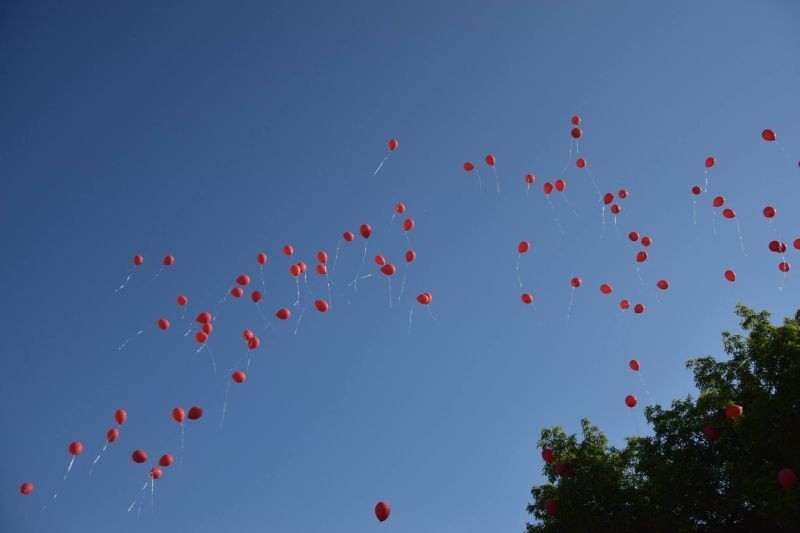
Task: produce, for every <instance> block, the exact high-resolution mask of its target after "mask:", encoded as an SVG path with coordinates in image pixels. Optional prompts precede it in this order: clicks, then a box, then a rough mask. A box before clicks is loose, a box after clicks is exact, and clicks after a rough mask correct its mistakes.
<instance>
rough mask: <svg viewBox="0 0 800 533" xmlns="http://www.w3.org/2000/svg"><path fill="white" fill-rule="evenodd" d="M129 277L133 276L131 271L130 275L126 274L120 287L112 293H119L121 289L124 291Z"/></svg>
mask: <svg viewBox="0 0 800 533" xmlns="http://www.w3.org/2000/svg"><path fill="white" fill-rule="evenodd" d="M131 276H133V270H131V271H130V273H129V274H128V277H127V278H125V281H123V282H122V285H120V286H119V287H117V288H116V289H114V292H119V291H121V290H122V289H124V288H125V287H127V286H128V282H129V281H130V280H131Z"/></svg>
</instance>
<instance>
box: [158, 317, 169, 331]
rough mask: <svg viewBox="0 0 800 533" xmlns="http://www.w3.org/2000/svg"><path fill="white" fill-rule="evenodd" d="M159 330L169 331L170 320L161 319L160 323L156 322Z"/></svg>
mask: <svg viewBox="0 0 800 533" xmlns="http://www.w3.org/2000/svg"><path fill="white" fill-rule="evenodd" d="M156 324H157V325H158V328H159V329H169V320H167V319H166V318H159V319H158V322H156Z"/></svg>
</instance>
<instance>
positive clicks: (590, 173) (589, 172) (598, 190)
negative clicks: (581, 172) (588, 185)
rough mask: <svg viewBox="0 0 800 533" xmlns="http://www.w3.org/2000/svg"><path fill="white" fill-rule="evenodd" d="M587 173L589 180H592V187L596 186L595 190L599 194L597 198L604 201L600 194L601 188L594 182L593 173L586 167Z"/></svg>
mask: <svg viewBox="0 0 800 533" xmlns="http://www.w3.org/2000/svg"><path fill="white" fill-rule="evenodd" d="M586 173H587V174H589V179H590V180H592V185H594V190H595V192H596V193H597V198H598V199H600V200H602V195H601V194H600V188H599V187H598V186H597V182H595V181H594V176H592V171H591V170H590V169H589V167H588V166H587V167H586Z"/></svg>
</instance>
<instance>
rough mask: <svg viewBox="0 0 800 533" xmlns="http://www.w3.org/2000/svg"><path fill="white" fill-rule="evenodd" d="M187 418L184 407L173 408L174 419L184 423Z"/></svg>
mask: <svg viewBox="0 0 800 533" xmlns="http://www.w3.org/2000/svg"><path fill="white" fill-rule="evenodd" d="M184 418H186V412H185V411H184V410H183V407H176V408H175V409H173V410H172V419H173V420H174V421H175V422H177V423H179V424H182V423H183V419H184Z"/></svg>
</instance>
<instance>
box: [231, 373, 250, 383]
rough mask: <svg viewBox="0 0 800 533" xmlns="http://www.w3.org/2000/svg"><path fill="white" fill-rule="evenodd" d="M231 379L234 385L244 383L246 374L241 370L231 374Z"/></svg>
mask: <svg viewBox="0 0 800 533" xmlns="http://www.w3.org/2000/svg"><path fill="white" fill-rule="evenodd" d="M231 379H232V380H233V381H235V382H236V383H244V382H245V380H246V379H247V374H245V373H244V372H242V371H241V370H237V371H236V372H234V373H233V374H231Z"/></svg>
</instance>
